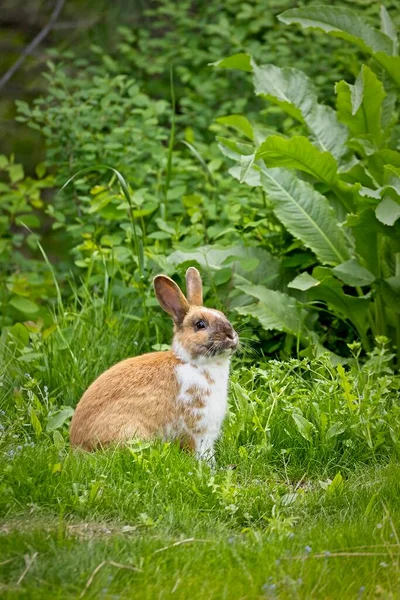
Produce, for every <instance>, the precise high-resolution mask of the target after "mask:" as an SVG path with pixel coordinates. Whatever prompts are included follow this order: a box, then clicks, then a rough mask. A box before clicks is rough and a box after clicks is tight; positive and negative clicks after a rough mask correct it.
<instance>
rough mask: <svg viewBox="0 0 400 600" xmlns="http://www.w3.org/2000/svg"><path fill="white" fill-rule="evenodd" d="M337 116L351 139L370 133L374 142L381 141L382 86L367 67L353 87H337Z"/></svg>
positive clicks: (348, 85)
mask: <svg viewBox="0 0 400 600" xmlns="http://www.w3.org/2000/svg"><path fill="white" fill-rule="evenodd" d="M336 93H337V100H336V105H337V113H338V117H339V119H340V121H341V122H342V123H345V125H347V126H348V128H349V130H350V131H351V133H352V134H353V136H356V137H357V136H361V135H364V134H370V135H371V138H372V140H373V141H374V142H376V143H379V141H380V138H381V128H382V125H381V114H382V103H383V99H384V98H385V96H386V93H385V90H384V89H383V85H382V83H381V82H380V81H379V79H378V78H377V76H376V75H375V73H373V72H372V71H371V69H369V68H368V67H367V66H366V65H363V66H362V67H361V71H360V73H359V75H358V77H357V79H356V81H355V84H354V85H350V84H349V83H346V82H345V81H339V83H337V84H336Z"/></svg>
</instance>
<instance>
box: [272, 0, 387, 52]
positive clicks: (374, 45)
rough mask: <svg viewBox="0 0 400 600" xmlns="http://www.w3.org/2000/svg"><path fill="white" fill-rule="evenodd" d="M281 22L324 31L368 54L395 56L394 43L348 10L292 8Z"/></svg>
mask: <svg viewBox="0 0 400 600" xmlns="http://www.w3.org/2000/svg"><path fill="white" fill-rule="evenodd" d="M278 19H279V20H280V21H282V22H283V23H286V24H287V25H291V24H293V23H297V24H298V25H301V27H304V28H306V29H307V28H312V29H321V30H322V31H324V32H325V33H329V34H330V35H333V36H335V37H338V38H342V39H344V40H347V41H349V42H352V43H353V44H357V46H359V47H360V48H361V49H362V50H364V52H367V53H368V54H373V53H374V52H385V53H386V54H392V53H393V43H392V40H391V39H390V38H388V36H387V35H385V34H384V33H382V32H380V31H378V30H377V29H375V28H374V27H371V26H370V25H369V23H368V21H366V20H365V19H363V18H362V17H360V16H359V15H358V14H357V13H356V12H354V11H353V10H351V9H349V8H343V7H339V6H337V7H336V6H315V5H313V6H305V7H302V8H292V9H290V10H286V11H285V12H283V13H282V14H280V15H278Z"/></svg>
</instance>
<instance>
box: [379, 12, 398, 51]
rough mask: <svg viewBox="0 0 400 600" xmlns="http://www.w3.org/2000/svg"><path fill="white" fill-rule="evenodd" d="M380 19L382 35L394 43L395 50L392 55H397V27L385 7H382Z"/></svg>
mask: <svg viewBox="0 0 400 600" xmlns="http://www.w3.org/2000/svg"><path fill="white" fill-rule="evenodd" d="M380 17H381V31H382V33H384V34H385V35H387V36H388V37H389V38H390V39H391V40H392V42H393V49H392V52H391V54H397V46H398V39H397V34H396V27H395V25H394V23H393V21H392V19H391V18H390V15H389V13H388V11H387V10H386V8H385V7H384V6H383V5H381V7H380Z"/></svg>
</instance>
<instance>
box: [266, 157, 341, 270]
mask: <svg viewBox="0 0 400 600" xmlns="http://www.w3.org/2000/svg"><path fill="white" fill-rule="evenodd" d="M261 183H262V186H263V188H264V190H265V191H266V193H267V195H268V198H269V199H270V201H271V202H272V204H273V209H274V212H275V214H276V216H277V217H278V219H279V220H280V221H281V222H282V223H283V225H285V227H286V228H287V229H288V231H289V232H290V233H291V234H292V235H293V236H294V237H296V238H298V239H299V240H301V241H302V242H303V244H304V245H305V246H306V247H307V248H310V250H312V251H313V252H314V253H315V254H316V256H317V257H318V260H319V261H320V262H321V263H322V264H329V265H337V264H340V263H342V262H345V261H346V260H347V259H348V258H350V257H349V252H348V249H347V245H346V241H345V237H344V234H343V231H342V230H341V229H340V227H339V224H338V222H337V220H336V218H335V215H334V212H333V210H332V208H331V206H330V204H329V202H328V200H327V199H326V198H325V196H322V195H321V194H320V193H318V192H317V191H315V190H314V188H313V187H312V186H311V185H310V184H308V183H306V182H305V181H301V180H300V179H298V178H297V177H296V176H295V175H294V174H293V173H291V172H290V171H286V170H284V169H267V168H266V167H264V168H263V169H262V172H261Z"/></svg>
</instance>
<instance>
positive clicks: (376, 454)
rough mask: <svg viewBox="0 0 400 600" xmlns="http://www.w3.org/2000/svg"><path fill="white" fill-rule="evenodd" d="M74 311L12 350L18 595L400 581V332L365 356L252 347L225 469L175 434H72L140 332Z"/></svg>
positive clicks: (8, 464) (13, 573)
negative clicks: (286, 354) (398, 342)
mask: <svg viewBox="0 0 400 600" xmlns="http://www.w3.org/2000/svg"><path fill="white" fill-rule="evenodd" d="M72 317H73V323H74V325H73V327H74V331H73V335H71V332H69V337H68V336H67V333H66V332H67V330H68V328H67V327H66V326H65V327H64V333H63V334H62V335H61V334H60V336H61V337H60V340H61V341H60V340H58V339H57V335H58V333H57V332H55V333H54V334H53V335H50V336H44V335H41V333H40V332H39V333H38V332H30V333H29V343H27V340H26V334H25V333H24V332H23V331H22V329H20V328H18V330H15V331H14V337H13V339H11V340H10V339H9V340H8V343H7V344H6V345H5V346H4V347H3V351H2V352H3V354H2V370H1V372H2V379H1V384H2V386H1V387H0V390H1V392H2V395H1V427H0V429H1V431H0V433H1V435H0V456H1V464H0V476H1V479H0V515H1V524H0V596H1V597H2V598H32V599H36V598H37V599H42V598H49V599H54V598H60V599H66V598H80V597H82V598H104V599H110V600H111V599H117V598H126V599H130V598H149V599H150V598H151V599H153V598H185V599H186V598H190V599H192V598H193V599H197V598H198V599H207V600H208V599H214V598H215V599H220V598H226V599H231V598H235V599H236V598H249V599H250V598H304V599H306V598H307V599H308V598H333V599H337V598H340V599H345V598H353V599H359V598H363V599H365V598H382V599H383V598H384V599H386V598H393V599H397V598H399V597H400V552H399V550H400V542H399V536H400V502H399V498H400V463H399V461H398V450H399V432H400V406H399V402H398V399H399V398H398V396H399V393H398V389H399V380H398V377H396V376H395V375H393V373H392V372H391V370H390V368H389V360H390V355H389V354H388V353H387V352H386V350H385V344H384V341H382V340H381V342H380V343H379V344H378V347H377V349H376V350H375V351H374V352H373V353H372V355H371V356H370V358H369V360H368V362H367V363H366V364H364V365H363V366H361V365H359V364H358V361H357V358H355V360H354V362H353V364H352V365H351V366H346V367H345V368H343V367H341V366H340V365H338V366H335V365H332V364H331V362H330V360H329V358H327V357H322V358H320V359H313V360H310V359H292V360H289V361H287V362H279V361H274V360H270V361H265V360H264V359H257V360H253V359H252V362H253V363H254V364H253V365H252V364H251V361H250V360H249V359H247V362H246V364H245V366H244V367H243V360H242V362H241V360H240V359H236V362H235V364H234V365H233V374H232V381H231V390H230V411H229V415H228V418H227V420H226V423H225V427H224V432H223V436H222V438H221V440H220V442H219V444H218V448H217V467H216V469H215V470H214V471H213V470H211V469H210V467H209V466H208V465H207V464H205V463H198V462H197V461H196V460H195V459H194V458H193V457H192V456H190V455H187V454H184V453H182V452H180V451H179V449H178V448H177V447H176V446H175V445H174V444H162V443H160V442H155V443H153V444H140V443H137V442H136V443H132V444H131V445H129V446H128V447H125V448H109V449H107V450H104V451H98V452H96V453H92V454H89V453H85V452H81V451H72V450H71V448H70V447H69V443H68V422H69V417H70V415H71V406H72V405H74V404H75V403H76V402H77V400H78V399H79V396H80V394H81V392H82V390H83V389H84V388H85V387H86V386H87V384H88V383H89V382H90V380H92V379H93V377H94V376H95V375H96V370H98V371H101V370H102V369H103V368H104V367H105V366H106V365H107V363H108V364H112V363H113V362H115V361H116V360H118V359H119V358H121V357H122V356H126V355H128V354H129V352H128V346H129V344H130V337H129V335H126V334H125V337H118V335H116V334H115V329H112V328H111V327H110V325H109V322H107V321H106V320H104V319H103V320H102V319H101V318H99V319H98V322H99V323H100V325H99V326H98V327H93V323H95V324H96V323H97V321H96V319H94V318H88V315H84V317H85V318H83V317H82V319H81V321H79V319H77V317H76V315H73V316H72ZM72 317H71V318H72ZM101 323H105V324H104V326H103V325H102V324H101ZM113 323H114V322H113ZM21 327H23V326H22V325H21ZM59 327H60V328H61V329H62V324H61V325H59ZM69 327H70V325H69ZM89 332H92V333H91V337H90V338H89ZM24 336H25V337H24ZM21 340H22V341H21ZM121 340H122V341H121ZM11 342H12V343H11ZM104 349H107V351H105V350H104ZM356 350H357V349H356V348H355V355H356V354H357V351H356ZM100 355H101V357H100ZM100 358H101V360H100ZM245 360H246V359H245ZM77 365H79V368H78V367H77ZM255 365H256V366H255Z"/></svg>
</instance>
